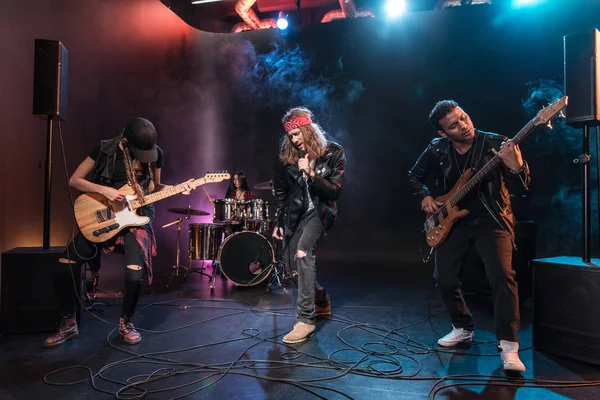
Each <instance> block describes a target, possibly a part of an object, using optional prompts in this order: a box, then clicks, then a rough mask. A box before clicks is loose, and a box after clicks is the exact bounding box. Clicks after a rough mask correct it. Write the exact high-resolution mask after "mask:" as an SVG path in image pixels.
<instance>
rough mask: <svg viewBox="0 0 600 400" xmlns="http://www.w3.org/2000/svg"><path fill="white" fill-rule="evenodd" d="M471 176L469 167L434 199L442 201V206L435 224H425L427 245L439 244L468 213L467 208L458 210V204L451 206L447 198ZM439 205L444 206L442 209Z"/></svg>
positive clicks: (471, 172) (435, 245)
mask: <svg viewBox="0 0 600 400" xmlns="http://www.w3.org/2000/svg"><path fill="white" fill-rule="evenodd" d="M472 176H473V171H472V170H470V169H469V170H467V171H465V173H464V174H463V176H462V177H461V178H460V179H459V180H458V181H457V182H456V183H455V184H454V186H453V187H452V189H450V191H449V192H448V193H446V194H445V195H443V196H440V197H438V198H437V199H435V201H437V202H440V203H444V206H440V210H441V211H438V218H437V222H438V223H437V224H435V225H434V224H428V223H426V224H425V238H426V239H427V244H428V245H429V246H431V247H439V246H441V245H442V243H444V241H445V240H446V238H447V237H448V235H449V234H450V230H451V229H452V226H453V225H454V224H455V223H456V222H457V221H459V220H461V219H463V218H464V217H466V216H467V215H468V214H469V210H460V209H459V208H458V206H451V205H450V201H448V200H449V199H450V198H451V197H452V196H453V195H454V194H455V193H456V192H458V191H459V190H460V189H461V188H462V187H464V186H465V184H466V183H467V182H468V181H469V179H471V177H472ZM441 207H444V209H442V208H441ZM432 215H433V214H432V213H428V214H427V217H426V218H427V220H429V219H430V217H431V216H432ZM428 225H429V226H428Z"/></svg>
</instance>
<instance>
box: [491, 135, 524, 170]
mask: <svg viewBox="0 0 600 400" xmlns="http://www.w3.org/2000/svg"><path fill="white" fill-rule="evenodd" d="M492 152H493V153H494V154H495V155H497V156H498V157H500V159H501V160H502V162H503V163H504V165H506V166H507V167H508V168H510V169H512V170H513V171H518V170H520V169H521V167H522V166H523V156H521V150H520V149H519V145H518V144H515V143H514V142H513V141H512V140H507V141H506V142H502V145H501V146H500V151H496V149H492Z"/></svg>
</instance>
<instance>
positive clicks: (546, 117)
mask: <svg viewBox="0 0 600 400" xmlns="http://www.w3.org/2000/svg"><path fill="white" fill-rule="evenodd" d="M567 103H568V97H567V96H563V97H561V98H560V99H558V100H556V101H555V102H554V103H552V104H549V105H548V106H546V107H544V108H542V109H541V110H540V111H539V112H538V113H537V115H536V116H535V118H534V119H533V120H532V121H533V124H534V125H536V126H537V125H546V124H550V120H551V119H552V118H553V117H554V116H555V115H556V114H558V113H560V112H561V110H562V109H563V108H565V107H566V106H567ZM561 116H562V117H564V115H563V114H562V113H561ZM550 128H552V126H550Z"/></svg>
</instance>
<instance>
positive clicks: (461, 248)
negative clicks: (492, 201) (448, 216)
mask: <svg viewBox="0 0 600 400" xmlns="http://www.w3.org/2000/svg"><path fill="white" fill-rule="evenodd" d="M470 246H475V249H476V250H477V253H478V254H479V255H480V257H481V259H482V261H483V265H484V266H485V271H486V276H487V278H488V281H489V283H490V286H491V287H492V292H493V300H494V325H495V329H496V336H497V338H498V340H508V341H511V342H518V339H517V332H518V331H519V327H520V316H519V294H518V288H517V283H516V281H515V272H514V270H513V268H512V250H513V248H512V241H511V239H510V236H509V234H508V233H507V232H506V231H504V230H503V229H502V228H501V227H500V226H499V225H498V223H497V222H496V221H495V220H494V219H493V218H492V217H491V216H486V217H467V218H465V219H464V220H461V221H459V222H457V223H456V224H455V225H454V227H453V228H452V231H451V232H450V235H448V238H447V239H446V241H445V242H444V243H443V244H442V245H441V246H440V247H438V248H437V249H436V252H435V273H434V274H435V278H436V279H437V283H438V290H439V293H440V296H441V299H442V302H443V303H444V306H445V307H446V310H447V311H448V313H449V314H450V320H451V321H452V325H454V326H455V327H457V328H464V329H467V330H473V329H474V328H475V326H474V324H473V321H472V315H471V312H470V311H469V308H468V307H467V305H466V304H465V301H464V299H463V297H462V293H461V291H460V284H461V282H460V274H461V271H462V268H463V261H464V259H465V255H466V253H467V250H468V249H469V247H470Z"/></svg>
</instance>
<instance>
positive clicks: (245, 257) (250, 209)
mask: <svg viewBox="0 0 600 400" xmlns="http://www.w3.org/2000/svg"><path fill="white" fill-rule="evenodd" d="M254 189H256V190H271V191H273V181H267V182H263V183H260V184H258V185H256V186H254ZM212 203H213V207H214V210H213V222H212V223H201V224H195V223H194V224H190V225H189V248H188V257H189V267H186V266H182V265H180V259H179V257H180V241H181V223H182V222H183V221H185V220H187V219H189V218H190V217H192V216H201V215H210V213H208V212H206V211H202V210H194V209H192V208H191V207H188V208H169V209H168V211H169V212H172V213H175V214H180V215H184V217H180V218H177V219H176V220H175V221H173V222H170V223H168V224H166V225H164V226H163V228H166V227H168V226H171V225H177V260H176V265H174V266H173V274H172V275H171V278H170V279H169V284H168V286H169V285H170V284H171V281H172V279H173V277H174V276H178V275H179V270H183V271H184V275H185V274H187V273H188V272H196V273H199V274H202V275H205V276H208V277H209V278H210V279H211V286H210V289H211V291H212V290H214V287H215V286H214V282H215V277H216V273H217V270H220V271H221V274H222V275H223V277H224V278H226V279H228V280H229V281H231V282H232V283H234V284H235V285H238V286H252V285H257V284H259V283H261V282H263V281H265V280H266V279H267V278H269V277H270V280H269V282H268V285H267V289H270V288H271V286H272V285H273V283H277V286H278V287H281V286H282V285H281V279H282V278H284V277H285V273H284V265H283V262H281V261H278V260H277V254H276V249H277V243H275V242H274V239H272V237H271V232H272V230H273V222H272V221H271V219H270V218H269V203H268V202H266V201H264V200H262V199H252V200H246V201H243V200H236V199H215V200H213V201H212ZM193 260H202V261H203V264H204V261H211V262H212V266H213V274H212V276H211V275H209V274H207V273H205V272H204V267H202V268H193V267H192V261H193Z"/></svg>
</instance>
